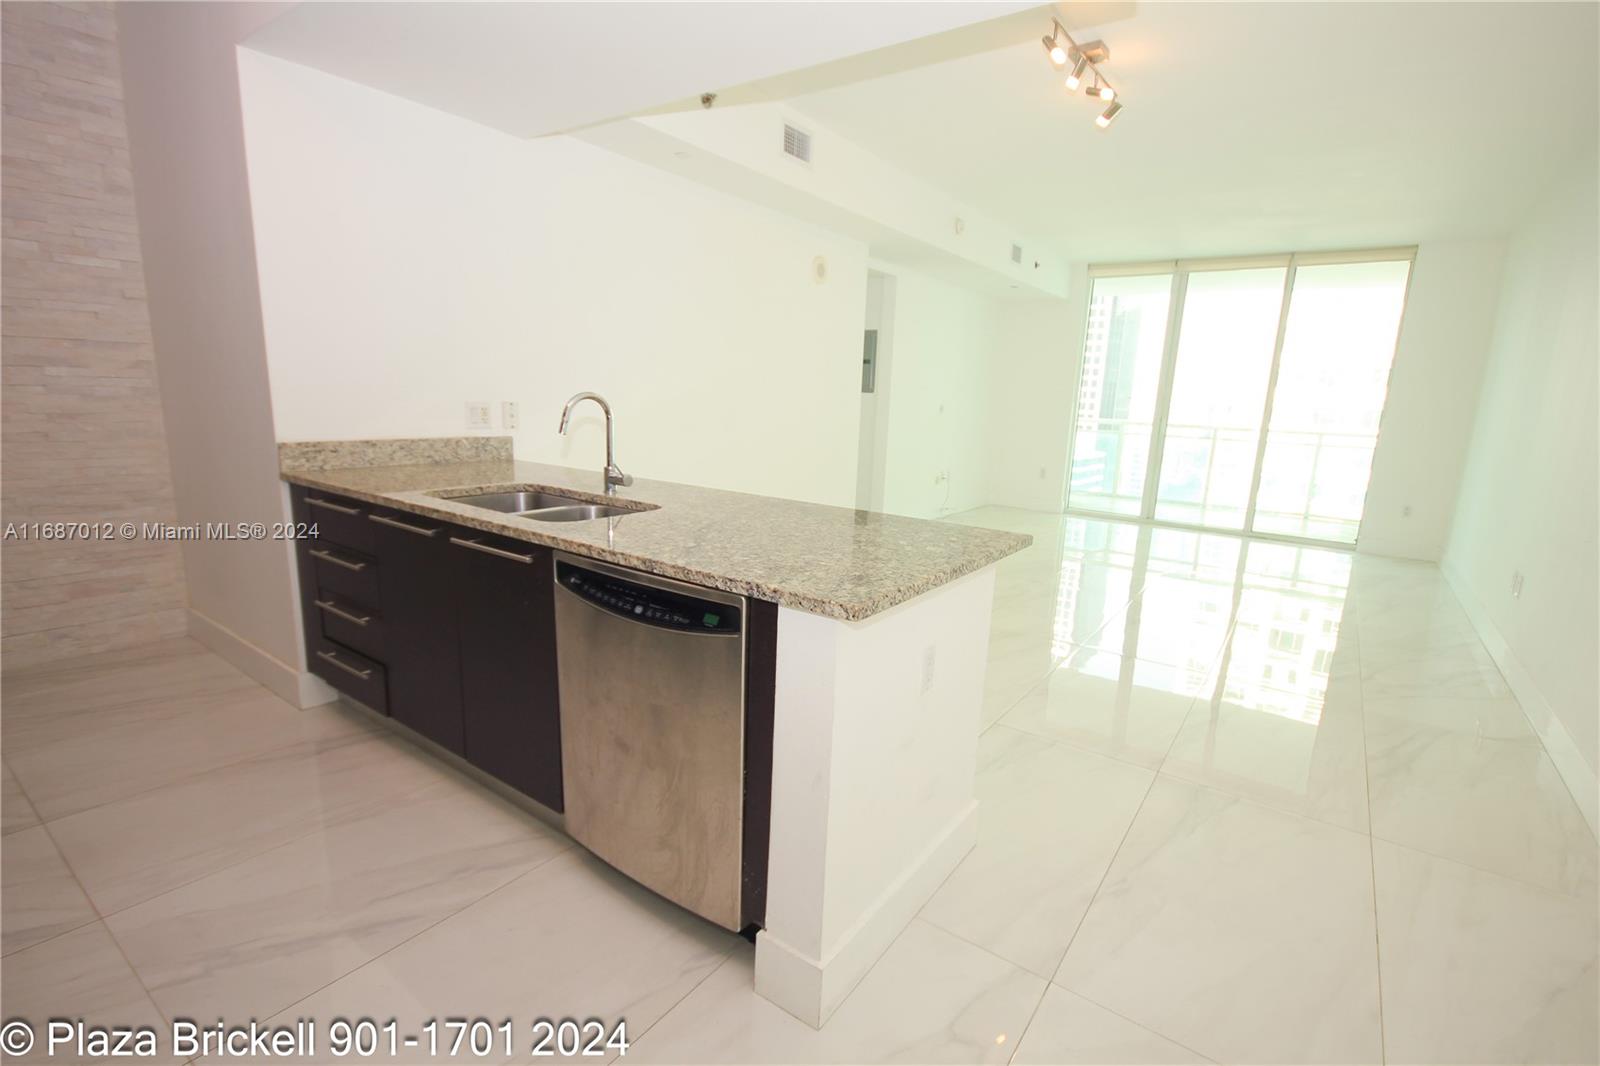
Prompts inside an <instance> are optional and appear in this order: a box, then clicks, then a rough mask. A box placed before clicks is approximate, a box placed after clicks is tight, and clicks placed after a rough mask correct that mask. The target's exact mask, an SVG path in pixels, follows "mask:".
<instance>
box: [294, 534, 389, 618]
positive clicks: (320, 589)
mask: <svg viewBox="0 0 1600 1066" xmlns="http://www.w3.org/2000/svg"><path fill="white" fill-rule="evenodd" d="M301 543H303V544H304V545H305V552H306V557H307V558H309V559H310V560H311V567H312V571H313V572H314V573H315V575H316V579H317V580H316V590H315V591H316V596H317V598H318V599H325V598H327V597H328V596H329V595H332V597H333V598H334V599H337V600H353V601H354V602H355V603H357V604H358V605H360V606H362V607H377V606H379V601H378V561H377V560H376V559H374V558H372V557H371V556H370V555H362V554H361V553H360V552H353V551H350V550H349V549H348V548H336V547H334V546H333V545H331V544H323V543H320V542H319V541H302V542H301Z"/></svg>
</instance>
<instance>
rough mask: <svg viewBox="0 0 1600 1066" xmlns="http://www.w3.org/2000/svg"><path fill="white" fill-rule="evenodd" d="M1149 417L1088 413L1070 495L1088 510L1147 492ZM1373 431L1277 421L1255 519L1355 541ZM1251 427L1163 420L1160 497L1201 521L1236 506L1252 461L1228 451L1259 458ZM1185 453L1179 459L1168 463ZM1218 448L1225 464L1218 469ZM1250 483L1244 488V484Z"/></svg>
mask: <svg viewBox="0 0 1600 1066" xmlns="http://www.w3.org/2000/svg"><path fill="white" fill-rule="evenodd" d="M1152 428H1153V427H1152V426H1151V424H1150V423H1149V422H1140V421H1134V420H1131V419H1113V418H1097V419H1085V420H1083V421H1081V422H1080V423H1079V425H1078V434H1077V442H1076V446H1075V447H1074V450H1073V458H1072V471H1071V479H1070V496H1069V500H1068V502H1069V504H1072V505H1073V506H1077V507H1082V508H1085V509H1089V510H1098V511H1116V512H1119V513H1132V512H1137V510H1138V508H1139V502H1140V500H1141V498H1142V496H1143V493H1144V480H1145V472H1146V469H1147V464H1148V462H1149V454H1150V437H1151V431H1152ZM1376 439H1377V435H1376V434H1375V433H1348V432H1345V433H1340V432H1321V431H1313V430H1273V431H1272V432H1271V435H1270V437H1269V439H1268V447H1267V454H1266V458H1265V460H1264V462H1263V469H1262V477H1261V489H1260V492H1259V494H1258V497H1257V503H1256V529H1257V530H1262V531H1272V532H1284V533H1293V534H1296V535H1301V536H1313V537H1318V538H1321V539H1326V540H1341V541H1353V540H1354V539H1355V531H1356V527H1357V526H1358V525H1359V523H1360V521H1361V511H1362V507H1363V504H1364V501H1365V498H1366V489H1367V475H1368V472H1369V471H1370V468H1371V463H1372V449H1373V445H1374V444H1375V443H1376ZM1256 443H1257V430H1256V429H1255V428H1253V427H1249V428H1246V427H1239V426H1200V425H1189V424H1182V423H1171V424H1169V425H1168V426H1167V437H1166V445H1165V455H1166V456H1167V457H1168V462H1169V465H1168V466H1167V468H1166V469H1167V470H1168V472H1169V475H1170V474H1171V473H1172V472H1174V471H1175V470H1178V469H1182V470H1183V471H1184V475H1185V476H1184V478H1183V480H1182V481H1176V480H1174V479H1172V478H1171V477H1170V476H1169V479H1168V480H1167V481H1166V482H1164V483H1163V484H1162V485H1161V489H1160V492H1161V496H1160V500H1161V502H1162V503H1163V504H1169V505H1178V506H1187V507H1192V508H1194V510H1195V512H1196V514H1197V516H1199V517H1200V518H1201V521H1199V522H1197V524H1205V522H1204V516H1205V515H1207V514H1211V513H1214V512H1217V511H1228V512H1231V513H1234V514H1240V515H1242V514H1243V512H1244V509H1245V500H1244V498H1243V495H1242V494H1241V493H1240V491H1239V486H1240V485H1241V484H1243V485H1246V486H1247V485H1248V484H1249V481H1250V475H1251V473H1252V471H1251V470H1250V469H1249V467H1248V466H1246V467H1245V468H1242V469H1241V467H1240V466H1239V464H1238V463H1237V462H1236V461H1230V459H1229V457H1228V455H1227V453H1229V452H1232V453H1233V454H1234V456H1239V455H1240V453H1241V451H1243V452H1247V453H1248V456H1249V458H1248V463H1249V464H1253V463H1254V462H1255V449H1256ZM1183 453H1187V455H1186V461H1184V465H1183V467H1181V468H1179V467H1175V466H1174V465H1170V464H1171V463H1172V462H1173V457H1175V456H1180V455H1182V454H1183ZM1219 458H1220V459H1221V461H1222V463H1223V464H1224V466H1223V468H1222V469H1220V470H1219V469H1218V462H1219ZM1246 491H1247V490H1246Z"/></svg>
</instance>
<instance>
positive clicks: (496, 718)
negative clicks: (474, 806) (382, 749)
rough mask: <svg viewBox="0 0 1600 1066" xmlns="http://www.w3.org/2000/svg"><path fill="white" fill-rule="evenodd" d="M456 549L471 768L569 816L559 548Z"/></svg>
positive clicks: (476, 544)
mask: <svg viewBox="0 0 1600 1066" xmlns="http://www.w3.org/2000/svg"><path fill="white" fill-rule="evenodd" d="M450 547H451V566H450V572H451V577H452V582H453V584H454V586H455V590H456V632H457V634H458V636H459V639H460V647H461V702H462V708H463V710H464V712H465V713H464V722H465V727H466V756H467V760H468V761H469V762H471V763H472V764H473V765H474V766H477V767H480V768H482V769H483V770H486V771H488V772H489V773H491V774H493V775H494V776H495V777H497V778H499V779H500V780H502V781H504V782H505V783H506V784H508V785H510V786H512V787H513V788H516V789H518V790H519V791H521V792H524V793H526V794H527V795H529V796H532V797H533V798H534V799H536V800H538V801H539V802H540V803H542V804H544V805H545V806H546V807H549V808H551V809H552V810H556V811H559V810H562V809H563V803H562V794H561V718H560V709H559V703H558V699H557V690H556V657H555V648H556V639H555V621H554V618H553V614H552V600H551V591H552V588H551V583H552V581H553V574H552V570H551V566H552V564H551V559H550V549H548V548H543V547H539V546H538V545H534V544H527V543H524V542H522V541H513V540H502V539H499V538H496V537H492V536H489V535H487V534H483V533H478V532H476V531H472V530H460V531H458V532H457V533H456V535H454V536H453V537H451V540H450Z"/></svg>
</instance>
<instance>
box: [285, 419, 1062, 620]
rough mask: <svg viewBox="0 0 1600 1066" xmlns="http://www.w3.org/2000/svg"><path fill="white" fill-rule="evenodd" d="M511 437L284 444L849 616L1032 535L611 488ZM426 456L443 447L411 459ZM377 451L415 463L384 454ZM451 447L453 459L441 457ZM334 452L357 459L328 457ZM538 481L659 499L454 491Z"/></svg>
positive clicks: (649, 486)
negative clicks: (639, 507) (527, 502)
mask: <svg viewBox="0 0 1600 1066" xmlns="http://www.w3.org/2000/svg"><path fill="white" fill-rule="evenodd" d="M479 440H480V441H481V440H485V439H484V438H480V439H479ZM499 440H501V441H504V444H503V446H499V447H485V446H482V445H481V444H480V445H478V446H469V447H466V448H451V447H449V446H447V445H442V446H431V444H430V446H428V447H424V448H418V447H415V445H418V444H421V443H422V442H415V441H412V442H394V443H396V444H409V445H413V447H410V448H401V449H398V450H397V449H383V448H381V447H377V446H379V445H381V444H383V443H386V442H333V443H329V444H324V443H308V444H284V445H280V448H279V452H280V464H281V467H282V476H283V479H284V480H285V481H289V482H291V483H293V484H297V485H304V486H307V487H308V488H314V489H322V490H323V491H325V492H334V493H339V494H341V495H344V496H351V497H354V498H356V499H359V500H365V501H366V502H368V503H373V504H379V505H382V506H386V507H392V508H394V509H396V510H400V511H410V512H412V513H414V514H419V515H424V516H427V517H429V518H437V519H441V520H446V521H450V522H455V523H457V524H459V525H463V526H469V527H471V528H473V529H480V530H483V531H485V532H488V533H495V534H498V535H500V536H504V537H511V538H514V539H517V540H524V541H528V542H530V543H533V544H543V545H547V546H549V547H552V548H558V549H561V550H562V551H568V552H572V553H574V554H577V555H585V556H589V557H591V558H595V559H600V560H603V561H605V562H610V563H616V564H618V565H620V566H630V567H634V568H635V569H638V570H644V571H647V572H649V573H652V574H660V575H662V576H663V577H672V578H678V579H680V580H683V581H689V582H693V583H695V584H699V585H707V586H710V587H712V588H719V589H723V590H725V591H728V592H736V593H741V594H744V595H747V596H754V597H756V598H758V599H764V600H775V601H777V602H778V603H780V604H783V605H784V606H786V607H793V608H795V609H797V610H801V611H807V612H809V613H811V614H819V615H825V616H827V617H830V618H841V619H845V620H848V621H858V620H860V619H863V618H869V617H871V616H872V615H875V614H878V613H879V612H881V611H885V610H887V609H889V608H890V607H893V606H894V605H895V604H898V603H903V602H905V601H906V600H909V599H911V598H913V597H915V596H919V595H921V594H922V593H924V592H928V591H929V590H931V589H935V588H938V587H939V586H940V585H944V584H948V583H949V582H951V581H953V580H955V579H956V578H958V577H960V576H962V575H963V574H969V573H972V572H973V571H975V570H980V569H982V568H983V567H985V566H988V565H989V564H990V563H994V562H996V561H998V560H1000V559H1003V558H1005V557H1006V556H1008V555H1011V554H1013V553H1014V552H1018V551H1021V550H1022V549H1023V548H1025V547H1027V546H1028V544H1030V543H1031V542H1032V538H1031V537H1028V536H1026V535H1023V534H1019V533H1006V532H1000V531H998V530H990V529H980V528H976V527H973V526H964V525H958V524H956V523H953V522H930V521H926V520H923V519H918V518H901V517H898V516H895V515H885V514H877V513H875V512H869V511H856V510H851V509H850V508H845V507H828V506H824V505H821V504H814V503H800V502H797V501H794V500H782V499H777V498H775V497H771V496H755V495H751V494H749V493H742V492H725V491H721V490H718V489H707V488H698V487H695V486H692V485H680V484H675V483H673V482H670V481H646V480H644V479H642V478H641V479H638V480H636V481H635V482H634V483H633V484H632V485H630V486H626V487H618V489H617V490H616V492H615V494H613V495H612V496H611V497H606V495H605V491H604V489H605V486H604V483H603V481H602V479H601V475H600V472H599V471H598V470H575V469H572V468H569V467H562V466H548V465H545V464H541V463H529V462H520V461H517V460H515V459H512V458H510V442H509V440H508V439H505V438H499ZM347 443H348V444H351V445H366V446H368V447H365V448H348V447H344V445H346V444H347ZM419 458H426V459H428V460H430V461H423V462H415V461H410V460H415V459H419ZM374 459H376V460H377V461H379V462H382V461H384V460H385V459H390V460H392V459H400V460H402V461H406V465H371V463H372V460H374ZM439 459H443V460H446V461H433V460H439ZM330 462H335V463H336V462H346V463H348V464H349V465H344V466H327V465H318V464H325V463H330ZM526 487H544V488H552V489H556V490H559V491H560V492H562V493H564V494H566V495H570V496H575V497H580V498H584V499H587V500H592V501H594V502H614V503H616V504H618V505H620V506H628V505H629V504H630V503H633V504H654V505H655V508H656V509H654V510H647V511H637V512H634V513H630V514H626V515H622V516H620V517H616V518H603V519H599V518H597V519H592V520H590V521H586V522H536V521H534V520H532V519H529V518H518V517H516V516H515V515H509V514H498V513H496V512H493V511H487V510H483V509H481V508H477V507H472V506H470V505H467V504H461V503H456V502H454V501H453V500H451V499H449V498H448V497H450V496H458V495H468V494H471V493H475V492H489V491H500V490H511V489H518V488H526ZM440 494H442V495H440Z"/></svg>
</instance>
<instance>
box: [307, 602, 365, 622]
mask: <svg viewBox="0 0 1600 1066" xmlns="http://www.w3.org/2000/svg"><path fill="white" fill-rule="evenodd" d="M311 602H312V603H314V604H316V605H317V606H318V607H321V608H322V609H323V610H324V611H327V612H328V613H329V614H331V615H333V616H334V617H335V618H343V619H344V620H345V621H346V622H352V623H354V624H355V625H358V626H364V625H366V624H367V623H368V622H370V621H372V616H371V615H370V614H351V613H350V612H349V611H347V610H345V609H344V608H342V607H340V606H339V605H338V604H337V603H334V602H333V601H332V600H312V601H311Z"/></svg>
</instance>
